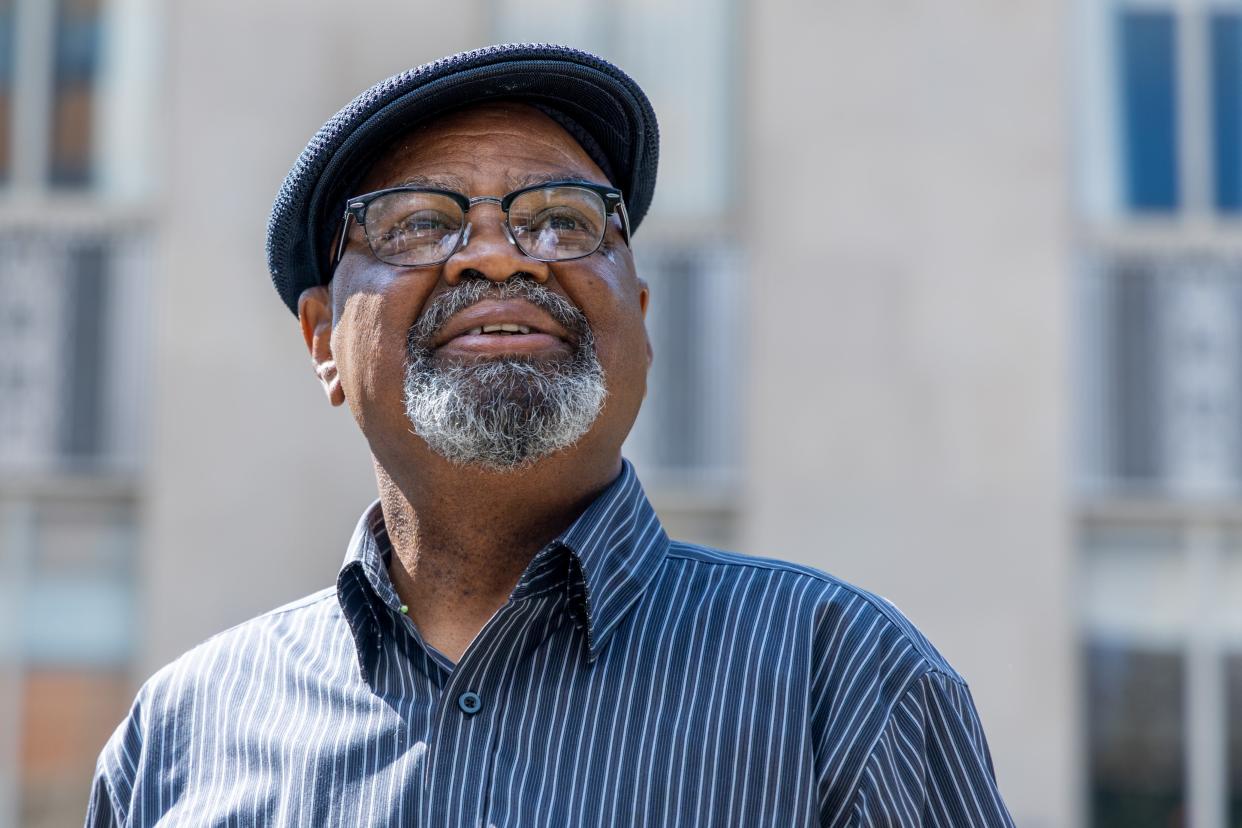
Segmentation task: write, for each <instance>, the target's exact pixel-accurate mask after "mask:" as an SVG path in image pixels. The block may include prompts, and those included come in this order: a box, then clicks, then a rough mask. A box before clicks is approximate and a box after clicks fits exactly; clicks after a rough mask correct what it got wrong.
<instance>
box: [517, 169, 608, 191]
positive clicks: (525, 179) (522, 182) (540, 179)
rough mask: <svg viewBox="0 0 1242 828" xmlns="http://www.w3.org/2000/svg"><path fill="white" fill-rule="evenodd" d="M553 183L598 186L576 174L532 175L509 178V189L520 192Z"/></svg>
mask: <svg viewBox="0 0 1242 828" xmlns="http://www.w3.org/2000/svg"><path fill="white" fill-rule="evenodd" d="M553 181H571V182H573V183H575V184H598V183H599V182H597V181H592V180H591V179H589V178H586V177H584V176H581V175H575V174H574V173H566V172H559V173H531V174H530V175H513V174H510V175H509V178H508V182H509V187H510V188H511V189H513V190H520V189H522V188H523V187H537V186H539V185H540V184H548V183H551V182H553Z"/></svg>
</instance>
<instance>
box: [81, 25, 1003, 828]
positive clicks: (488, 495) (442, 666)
mask: <svg viewBox="0 0 1242 828" xmlns="http://www.w3.org/2000/svg"><path fill="white" fill-rule="evenodd" d="M656 153H657V131H656V122H655V116H654V114H653V112H652V111H651V107H650V105H649V104H648V102H647V99H646V97H645V96H644V95H643V93H642V91H641V90H640V89H639V87H638V86H637V85H636V84H635V83H634V82H633V81H632V80H630V79H629V78H628V77H627V76H626V75H625V74H623V73H622V72H621V71H620V70H618V69H617V68H616V67H614V66H612V65H610V64H608V63H606V62H605V61H602V60H600V59H599V58H596V57H594V56H592V55H588V54H585V53H583V52H579V51H575V50H572V49H566V48H562V47H551V46H506V47H495V48H491V49H483V50H479V51H476V52H470V53H466V54H462V55H456V56H453V57H450V58H446V59H444V60H441V61H437V62H435V63H432V64H428V65H426V66H423V67H420V68H418V69H415V70H411V71H410V72H407V73H404V74H402V75H398V76H396V77H394V78H390V79H389V80H387V81H384V82H383V83H380V84H378V85H376V86H375V87H372V88H371V89H370V90H368V91H367V92H365V93H363V95H361V96H360V97H359V98H357V99H356V100H355V101H354V102H352V103H351V104H349V105H348V106H347V107H346V108H345V109H343V110H342V111H341V112H340V113H338V114H337V115H336V116H335V117H334V118H333V119H332V120H331V121H329V122H328V123H327V124H326V125H325V126H324V127H323V129H321V130H320V132H319V133H318V134H317V135H316V136H315V137H314V138H313V139H312V140H311V142H310V144H309V145H308V146H307V148H306V150H305V151H304V152H303V154H302V156H301V157H300V158H299V159H298V161H297V163H296V165H295V166H294V168H293V170H292V171H291V172H290V173H289V176H288V178H287V179H286V181H285V184H284V186H283V188H282V189H281V191H280V194H279V196H278V197H277V201H276V204H275V207H274V210H273V212H272V218H271V222H270V225H269V235H268V255H269V264H270V268H271V272H272V277H273V279H274V281H275V284H276V287H277V289H278V291H279V292H280V294H281V296H282V297H283V299H284V300H285V302H286V304H287V305H288V306H289V307H290V309H292V310H294V311H295V312H296V313H297V316H298V320H299V322H300V324H301V330H302V333H303V336H304V338H305V341H306V345H307V348H308V349H309V351H310V355H311V360H312V362H313V364H314V368H315V373H316V375H317V377H318V380H319V382H320V384H321V385H322V387H323V390H324V393H325V394H326V396H327V398H328V401H329V402H330V403H331V404H333V405H342V404H347V405H348V406H349V409H350V411H351V412H352V414H353V416H354V419H355V420H356V421H357V423H358V426H359V427H360V428H361V429H362V432H363V434H364V435H365V437H366V439H367V442H368V444H369V446H370V450H371V454H372V457H373V461H374V467H375V476H376V481H377V485H378V492H379V500H378V501H377V502H376V503H375V504H374V505H373V506H372V507H371V508H370V509H368V510H367V511H366V513H365V514H364V515H363V516H362V519H361V520H360V521H359V523H358V526H357V528H356V530H355V531H354V534H353V538H352V539H351V540H350V542H349V545H348V549H347V552H346V555H345V562H344V565H343V567H342V568H341V570H340V573H339V576H338V579H337V583H336V586H335V587H334V588H330V589H325V590H323V591H321V592H318V593H316V594H314V595H311V596H309V597H307V598H305V599H303V600H300V601H297V602H294V603H292V604H289V605H287V606H285V607H282V608H280V609H277V610H274V611H272V612H270V613H268V614H266V615H263V616H260V617H259V618H256V619H254V620H251V621H248V622H246V623H244V624H241V625H239V626H237V627H234V628H233V629H231V630H229V631H227V632H224V633H221V634H220V635H218V636H216V637H214V638H212V639H210V640H209V641H207V642H206V643H204V644H202V645H201V646H199V647H197V648H196V649H194V650H191V651H190V652H189V653H187V654H186V655H184V656H182V657H181V658H180V659H178V660H177V661H175V662H174V663H172V664H171V665H169V666H168V667H166V668H165V669H163V670H161V671H160V672H159V673H158V674H156V675H155V676H154V677H153V678H152V679H151V680H150V681H148V682H147V684H146V685H145V686H144V687H143V688H142V690H141V691H140V693H139V695H138V699H137V700H136V702H135V703H134V706H133V709H132V711H131V713H130V715H129V717H128V719H127V720H126V721H125V722H123V723H122V724H121V726H120V727H119V728H118V730H117V731H116V733H115V735H114V736H113V738H112V739H111V741H110V742H109V743H108V745H107V746H106V747H105V749H104V751H103V754H102V756H101V757H100V760H99V765H98V772H97V777H96V781H95V786H94V790H93V792H92V797H91V801H90V812H89V814H88V817H87V823H88V825H112V824H124V825H153V824H155V823H160V824H178V825H215V824H230V825H289V826H295V825H296V826H305V825H350V826H356V825H424V826H437V828H438V827H439V826H498V827H499V828H503V827H505V826H522V828H527V827H528V826H570V825H574V826H577V825H590V826H610V825H652V826H663V825H674V824H678V825H686V826H717V825H720V826H750V825H772V826H793V825H799V826H802V825H825V826H855V825H885V826H917V825H937V826H954V827H955V828H960V826H1003V825H1009V824H1011V823H1010V819H1009V816H1008V814H1007V813H1006V811H1005V806H1004V805H1003V803H1002V801H1001V797H1000V795H999V793H998V791H997V788H996V784H995V780H994V776H993V771H992V766H991V760H990V757H989V754H988V748H987V745H986V742H985V740H984V736H983V732H982V729H981V726H980V724H979V720H978V718H977V715H976V713H975V708H974V705H973V703H972V701H971V697H970V693H969V692H968V690H967V688H966V684H965V683H964V682H963V680H962V678H961V677H960V676H959V675H958V674H957V673H955V672H954V671H953V669H952V668H951V667H950V666H949V664H948V663H947V662H946V661H945V659H944V658H942V657H941V656H940V654H939V653H937V652H936V650H935V649H933V647H932V646H931V645H930V644H929V643H928V642H927V641H926V640H925V639H924V638H923V636H922V635H920V634H919V632H918V631H917V630H916V629H915V628H914V627H913V626H912V625H911V624H910V623H909V622H908V621H907V620H906V619H905V618H904V617H902V615H901V614H900V613H898V612H897V610H896V609H894V608H893V607H892V606H891V605H890V604H888V603H886V602H885V601H884V600H882V599H880V598H877V597H875V596H874V595H871V594H869V593H866V592H864V591H862V590H859V589H856V588H854V587H852V586H849V585H847V584H845V583H842V582H841V581H839V580H836V579H834V578H832V577H830V576H828V575H825V574H823V573H820V572H816V571H813V570H810V569H806V568H803V567H800V566H795V565H793V564H788V563H782V562H780V561H775V560H767V559H761V558H752V557H747V556H744V555H738V554H733V553H726V552H720V551H717V550H714V549H706V548H703V547H699V546H694V545H691V544H686V543H681V542H677V541H672V540H670V539H669V538H668V537H667V535H665V533H664V531H663V529H662V528H661V527H660V522H659V520H658V519H657V517H656V515H655V512H654V511H653V510H652V508H651V505H650V504H649V503H648V502H647V499H646V498H645V497H644V495H643V491H642V488H641V486H640V485H639V482H638V479H637V478H636V476H635V473H634V470H633V468H631V467H630V466H629V464H628V463H626V461H624V460H623V459H622V457H621V445H622V442H623V441H624V440H625V437H626V435H627V433H628V432H629V430H630V427H631V425H632V424H633V422H634V418H635V416H636V415H637V413H638V409H639V405H640V404H641V402H642V399H643V396H644V393H645V391H646V376H647V369H648V366H649V364H650V362H651V347H650V345H649V343H648V339H647V334H646V330H645V327H644V321H643V320H644V315H645V313H646V310H647V306H648V301H649V292H648V286H647V284H646V283H645V282H644V281H643V280H642V279H641V278H639V277H638V275H637V274H636V273H635V268H634V260H633V257H632V255H631V249H630V244H631V237H632V234H633V232H634V231H635V230H636V229H637V227H638V225H639V223H640V222H641V221H642V219H643V216H644V214H645V213H646V212H647V207H648V205H649V204H650V202H651V197H652V194H653V191H654V186H655V167H656ZM259 553H260V550H256V554H259Z"/></svg>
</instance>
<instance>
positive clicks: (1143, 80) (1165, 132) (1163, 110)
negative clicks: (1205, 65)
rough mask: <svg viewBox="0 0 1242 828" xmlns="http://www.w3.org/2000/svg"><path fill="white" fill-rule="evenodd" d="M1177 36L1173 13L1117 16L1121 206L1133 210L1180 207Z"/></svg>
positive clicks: (1157, 209)
mask: <svg viewBox="0 0 1242 828" xmlns="http://www.w3.org/2000/svg"><path fill="white" fill-rule="evenodd" d="M1176 34H1177V27H1176V21H1175V20H1174V18H1173V14H1172V13H1171V12H1164V11H1141V12H1137V11H1130V12H1123V13H1122V14H1121V16H1120V23H1119V37H1120V49H1119V56H1120V61H1119V62H1120V66H1119V71H1118V78H1119V81H1120V84H1121V89H1120V92H1121V94H1120V95H1119V98H1120V100H1121V135H1122V141H1123V147H1124V158H1125V170H1124V181H1125V203H1126V205H1127V206H1128V207H1129V208H1131V209H1133V210H1139V211H1145V210H1154V211H1166V210H1175V209H1177V206H1178V165H1177V140H1178V133H1177V70H1176V65H1177V49H1176Z"/></svg>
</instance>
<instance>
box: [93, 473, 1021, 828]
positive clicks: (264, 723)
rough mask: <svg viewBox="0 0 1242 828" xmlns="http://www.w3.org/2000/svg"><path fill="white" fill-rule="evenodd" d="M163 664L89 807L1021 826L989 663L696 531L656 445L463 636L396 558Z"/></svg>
mask: <svg viewBox="0 0 1242 828" xmlns="http://www.w3.org/2000/svg"><path fill="white" fill-rule="evenodd" d="M391 554H392V551H391V546H390V544H389V541H388V538H387V535H386V533H385V530H384V524H383V517H382V514H381V511H380V509H379V506H378V504H377V505H373V506H372V507H371V508H370V509H369V510H368V511H367V513H366V514H365V515H364V516H363V518H362V520H361V521H360V522H359V524H358V528H357V529H356V531H355V532H354V536H353V539H352V540H351V541H350V544H349V549H348V553H347V555H346V557H345V562H344V565H343V566H342V568H341V570H340V574H339V577H338V579H337V585H336V588H335V589H325V590H323V591H321V592H318V593H315V594H314V595H310V596H308V597H306V598H304V599H302V600H300V601H295V602H294V603H292V604H288V605H287V606H284V607H281V608H279V609H276V610H273V611H272V612H269V613H267V614H266V615H262V616H259V617H258V618H255V619H253V620H251V621H247V622H245V623H243V624H240V625H239V626H236V627H234V628H232V629H231V630H228V631H226V632H223V633H220V634H219V635H217V636H215V637H214V638H211V639H209V640H208V641H207V642H205V643H203V644H201V645H199V646H198V647H197V648H195V649H193V650H191V651H190V652H188V653H186V654H185V655H184V656H182V657H181V658H179V659H178V660H176V661H174V662H173V663H172V664H170V665H168V666H167V667H165V668H164V669H162V670H161V671H160V672H158V673H157V674H156V675H155V676H153V677H152V678H151V679H150V680H149V681H148V682H147V683H146V684H145V685H144V686H143V687H142V689H141V690H140V691H139V693H138V696H137V699H136V700H135V702H134V705H133V707H132V709H131V710H130V713H129V715H128V717H127V718H126V719H125V721H123V722H122V723H121V725H120V727H118V729H117V730H116V732H115V734H114V735H113V736H112V738H111V740H110V741H109V742H108V743H107V745H106V746H105V747H104V750H103V753H102V754H101V756H100V758H99V762H98V766H97V770H96V777H95V781H94V784H93V788H92V791H91V794H90V800H89V805H88V809H89V810H88V813H87V817H86V824H87V826H111V825H126V826H150V825H156V824H158V825H161V826H174V825H193V826H206V825H213V826H214V825H221V826H311V825H314V826H320V825H330V826H337V825H347V826H361V825H367V826H390V825H391V826H406V825H417V826H427V827H428V828H450V827H456V826H471V828H475V826H478V828H490V826H495V828H534V827H535V826H555V828H565V826H614V825H616V826H636V825H643V826H676V825H680V826H780V827H781V828H789V827H790V826H812V825H817V826H924V825H925V826H946V828H965V827H966V826H1011V825H1012V822H1011V820H1010V817H1009V815H1008V813H1007V812H1006V809H1005V805H1004V804H1003V802H1002V800H1001V796H1000V794H999V792H998V790H997V786H996V781H995V776H994V773H993V769H992V762H991V758H990V756H989V753H988V747H987V743H986V741H985V739H984V735H983V729H982V727H981V725H980V722H979V718H978V715H977V714H976V711H975V707H974V704H973V702H972V700H971V696H970V692H969V691H968V690H967V687H966V684H965V682H964V681H963V680H962V678H961V677H960V676H959V675H958V674H957V673H956V672H954V670H953V668H952V667H950V666H949V664H948V663H947V662H946V661H945V659H944V658H943V657H941V655H940V654H939V653H937V652H936V650H935V649H933V647H932V646H931V644H929V643H928V642H927V640H926V639H925V638H924V637H923V636H922V635H921V634H920V633H919V632H918V630H916V629H915V628H914V627H913V626H912V625H911V624H910V622H909V621H907V620H906V619H905V617H903V616H902V615H901V613H899V612H898V611H897V610H896V609H895V608H894V607H893V606H892V605H891V604H889V603H888V602H886V601H884V600H883V599H881V598H878V597H876V596H874V595H872V594H870V593H867V592H864V591H862V590H860V589H857V588H855V587H853V586H850V585H848V584H845V583H843V582H841V581H839V580H837V579H835V578H832V577H831V576H828V575H825V574H823V573H821V572H817V571H815V570H812V569H808V568H806V567H802V566H797V565H794V564H790V563H784V562H781V561H774V560H766V559H761V558H755V557H749V556H746V555H739V554H733V553H727V552H721V551H717V550H714V549H708V548H704V547H701V546H694V545H691V544H687V543H681V542H677V541H670V540H669V538H668V536H667V535H666V534H665V533H664V530H663V529H662V528H661V526H660V522H659V520H657V518H656V515H655V512H654V511H653V510H652V508H651V505H650V504H649V503H648V501H647V498H646V497H645V496H644V494H643V491H642V487H641V486H640V484H639V482H638V479H637V477H636V476H635V474H634V470H633V468H632V467H631V466H630V465H629V463H628V462H627V463H625V464H624V467H623V470H622V473H621V475H620V476H619V477H618V478H617V480H616V481H615V482H614V483H613V484H612V485H611V486H610V487H609V488H608V489H607V490H605V491H604V492H603V493H602V494H601V495H600V496H599V497H598V499H597V500H596V501H595V502H594V503H592V505H591V506H590V507H589V508H588V509H587V510H586V511H585V512H584V513H583V514H582V515H581V516H580V517H579V518H578V519H577V520H576V521H575V522H574V523H573V525H572V526H570V527H569V529H568V530H566V531H565V532H564V533H563V534H562V535H561V536H560V537H559V538H558V539H557V540H556V541H554V542H553V543H551V544H549V545H548V546H547V547H545V548H544V549H543V550H541V551H540V552H539V553H538V554H536V555H535V557H534V558H533V559H532V560H531V562H530V565H529V566H528V568H527V569H526V571H525V573H524V574H523V575H522V577H521V579H520V580H519V581H518V584H517V586H516V587H515V588H514V590H513V593H512V595H511V596H510V598H509V600H508V601H507V602H506V603H505V604H504V606H502V607H501V608H500V609H499V610H498V611H497V612H496V614H495V615H494V616H493V617H492V619H491V620H490V621H489V622H488V623H487V625H486V626H484V627H483V629H482V630H481V631H480V632H479V634H478V636H477V637H476V638H475V640H474V641H473V642H472V643H471V645H470V647H469V648H468V649H467V650H466V652H465V654H464V655H463V656H462V658H461V660H460V661H459V662H458V663H457V664H453V663H452V662H451V661H450V660H449V659H448V658H446V657H445V656H444V655H442V654H441V653H439V652H437V651H436V650H435V649H434V648H432V647H430V646H428V645H427V644H426V643H425V642H424V641H423V640H422V638H421V637H420V636H419V633H418V630H417V629H416V628H415V626H414V624H413V623H412V622H411V620H410V618H409V617H408V615H407V614H404V613H403V612H402V610H401V602H400V599H399V598H398V596H397V594H396V592H395V590H394V589H393V586H392V582H391V581H390V580H389V577H388V573H387V563H388V560H389V558H390V556H391Z"/></svg>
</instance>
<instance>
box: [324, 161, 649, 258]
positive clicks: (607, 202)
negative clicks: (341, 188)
mask: <svg viewBox="0 0 1242 828" xmlns="http://www.w3.org/2000/svg"><path fill="white" fill-rule="evenodd" d="M552 187H577V188H578V189H580V190H588V191H590V192H592V193H595V194H596V195H597V196H599V197H600V199H601V200H602V201H603V202H604V222H605V223H607V221H608V219H609V218H610V217H611V216H612V214H613V213H616V214H618V215H619V216H620V217H621V233H622V235H623V236H624V237H625V243H626V244H627V245H628V244H629V243H630V217H629V214H628V213H626V211H625V199H624V198H622V196H621V191H620V190H618V189H617V188H616V187H610V186H608V185H606V184H595V183H592V182H589V181H575V180H572V179H570V180H565V181H547V182H544V183H542V184H532V185H531V186H529V187H523V188H521V189H520V190H514V191H513V192H511V193H508V194H506V195H504V196H502V197H500V198H497V197H496V196H475V197H474V198H469V197H467V196H465V195H462V194H461V193H459V192H457V191H455V190H441V189H439V188H436V187H414V186H406V187H388V188H385V189H383V190H375V191H374V192H370V193H364V194H363V195H360V196H354V197H353V198H350V199H347V200H346V202H345V214H344V215H343V216H341V238H340V242H339V243H338V244H337V246H336V254H335V255H334V256H333V257H332V261H331V262H330V263H329V267H328V272H329V273H333V272H335V271H336V266H337V265H338V264H340V263H341V256H343V255H345V243H346V241H348V239H349V222H350V220H351V219H352V220H353V221H355V222H357V223H358V226H359V227H362V228H364V230H363V235H365V234H366V231H365V228H366V224H367V221H366V219H367V206H368V205H369V204H370V203H371V202H372V201H374V200H375V199H377V198H379V197H380V196H385V195H389V194H390V193H432V194H435V195H442V196H446V197H448V198H450V199H452V200H453V201H454V202H456V203H457V206H458V207H460V208H461V214H462V217H463V218H464V217H466V216H468V215H469V214H470V208H471V207H473V206H474V205H476V204H497V205H499V206H500V209H501V210H502V211H503V212H504V214H505V224H504V226H505V235H506V236H508V238H509V243H510V244H512V245H513V246H514V247H516V248H517V249H518V250H521V251H522V255H524V256H527V257H528V258H531V259H534V260H535V261H538V262H572V261H575V260H577V259H585V258H586V257H587V256H592V255H594V254H595V253H596V252H597V251H598V250H599V249H600V247H601V246H602V245H603V243H604V236H605V235H606V234H607V229H606V228H605V231H604V232H603V233H600V236H599V241H598V242H597V243H596V245H595V247H594V249H592V250H591V251H590V252H589V253H583V254H582V255H580V256H570V257H569V258H567V259H544V258H541V257H539V256H531V255H530V254H529V253H527V252H526V251H525V250H523V249H522V246H521V245H520V244H518V243H517V239H515V238H514V236H513V226H512V225H511V224H509V208H510V207H511V206H512V205H513V202H514V201H516V200H517V199H518V198H519V197H520V196H523V195H525V194H526V193H531V192H535V191H536V190H547V189H550V188H552ZM469 227H470V225H469V222H467V223H466V224H465V226H464V227H463V228H462V230H461V231H459V233H458V237H457V244H455V245H453V249H452V250H451V251H449V253H448V255H446V256H445V257H444V258H442V259H438V260H436V261H434V262H427V263H425V264H417V265H401V264H393V265H392V266H393V267H408V268H415V267H435V266H436V265H442V264H444V263H445V262H447V261H448V260H449V259H451V258H452V257H453V256H454V254H456V253H457V251H458V250H460V249H461V248H462V246H463V245H464V244H466V242H467V241H468V240H469V237H470V232H469ZM367 248H368V249H369V250H370V251H371V255H372V256H375V258H376V259H379V261H381V262H383V261H384V260H383V259H380V257H379V256H378V255H377V254H376V252H375V248H374V247H372V246H371V240H370V238H368V239H367ZM384 263H385V264H392V262H384Z"/></svg>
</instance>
